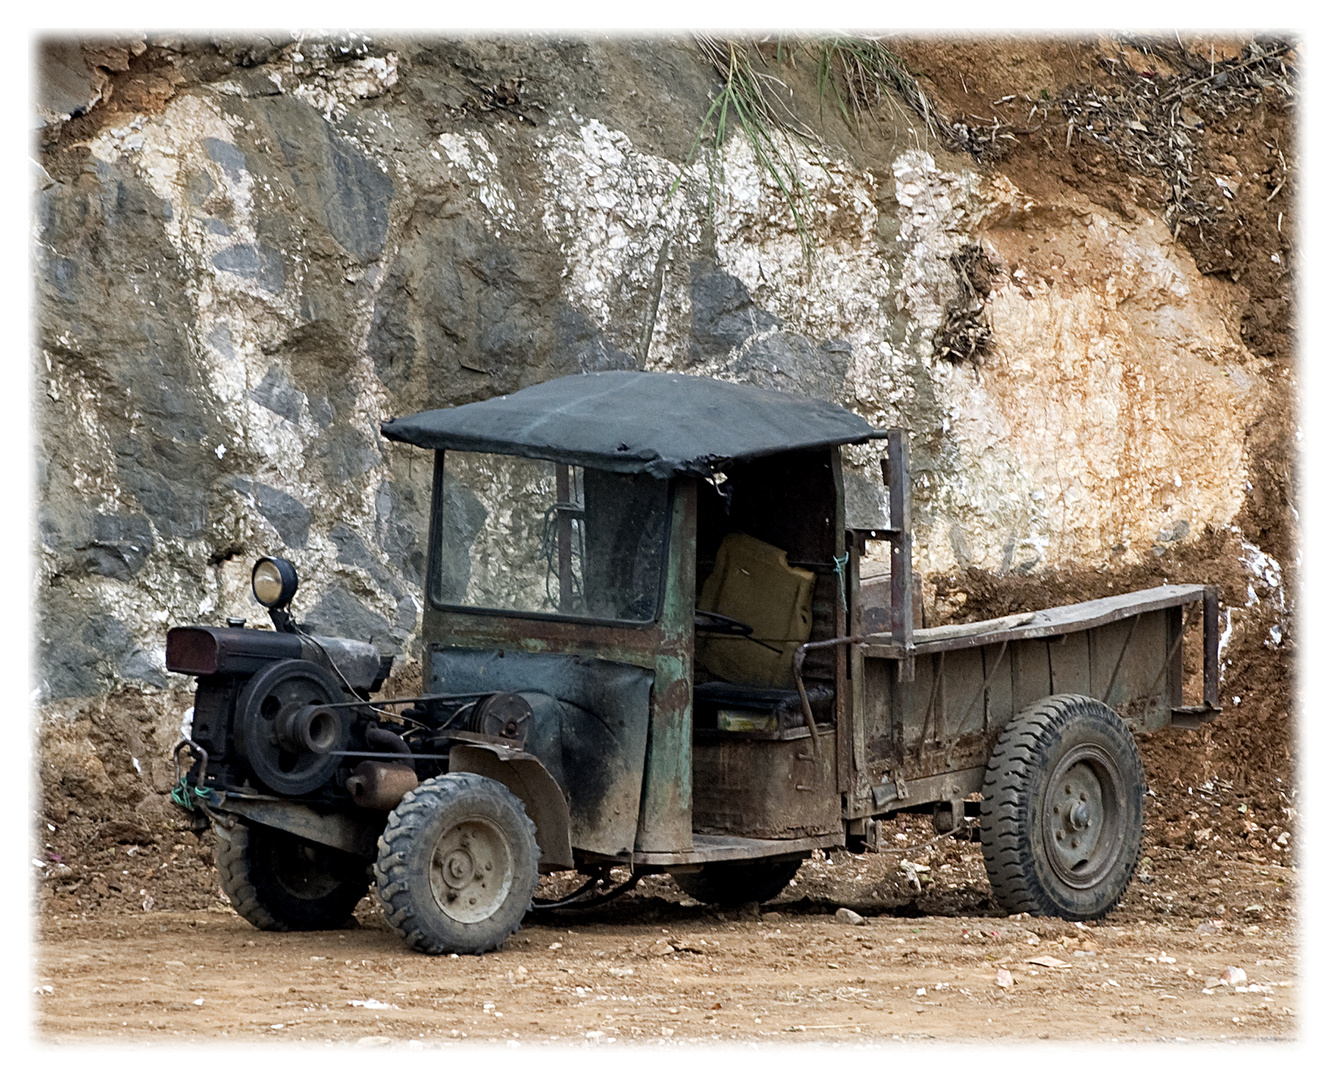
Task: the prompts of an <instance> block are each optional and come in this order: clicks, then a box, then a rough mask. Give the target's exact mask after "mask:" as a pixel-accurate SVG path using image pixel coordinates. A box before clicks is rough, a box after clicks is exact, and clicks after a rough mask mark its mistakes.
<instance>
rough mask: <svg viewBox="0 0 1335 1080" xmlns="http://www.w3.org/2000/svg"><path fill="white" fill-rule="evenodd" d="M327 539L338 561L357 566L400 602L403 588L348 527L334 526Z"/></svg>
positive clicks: (354, 531)
mask: <svg viewBox="0 0 1335 1080" xmlns="http://www.w3.org/2000/svg"><path fill="white" fill-rule="evenodd" d="M329 539H330V540H332V541H333V542H334V546H335V547H336V548H337V549H338V561H339V562H341V563H343V564H344V565H345V566H357V567H360V568H361V569H363V570H365V571H366V572H367V573H368V574H370V575H371V580H372V581H374V582H375V583H376V585H377V586H379V587H380V588H381V589H384V590H385V592H387V593H389V594H390V595H391V596H393V597H394V599H396V600H402V599H403V596H404V592H403V587H402V586H401V585H400V584H399V583H398V581H396V580H395V578H394V575H393V574H391V573H390V572H389V571H388V570H386V569H385V567H384V565H383V564H382V563H381V561H380V560H379V559H377V558H376V557H375V556H374V555H373V554H371V551H370V549H369V548H368V547H367V546H366V542H365V541H364V540H362V538H361V537H360V536H358V535H357V532H356V530H354V529H353V528H352V527H351V526H350V525H335V526H334V527H333V528H332V529H331V530H330V531H329Z"/></svg>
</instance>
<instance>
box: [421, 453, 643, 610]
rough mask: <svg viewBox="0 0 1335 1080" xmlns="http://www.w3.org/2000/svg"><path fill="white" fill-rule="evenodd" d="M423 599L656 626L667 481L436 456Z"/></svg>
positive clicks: (485, 457)
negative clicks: (428, 569) (430, 546)
mask: <svg viewBox="0 0 1335 1080" xmlns="http://www.w3.org/2000/svg"><path fill="white" fill-rule="evenodd" d="M438 460H439V462H440V464H439V466H438V468H437V487H436V497H435V504H436V509H435V528H434V536H435V541H434V544H433V548H434V551H433V554H434V559H433V562H432V570H431V588H430V597H431V600H432V602H433V603H435V604H436V605H437V606H441V607H464V608H482V609H486V610H491V611H509V612H519V613H526V614H538V615H559V616H567V617H571V618H583V619H594V620H598V621H615V622H651V621H653V619H654V618H656V617H657V615H658V606H659V597H660V595H661V593H662V584H663V567H664V565H665V562H666V555H667V532H668V529H667V526H668V512H669V508H668V482H667V481H666V480H656V479H654V478H652V477H649V476H645V475H642V474H632V475H628V474H624V473H611V472H603V471H600V470H596V469H584V468H580V467H579V466H575V465H558V464H556V463H555V462H551V461H535V460H533V459H530V458H521V457H508V456H504V455H500V454H464V453H454V452H443V453H442V454H441V455H440V457H439V459H438Z"/></svg>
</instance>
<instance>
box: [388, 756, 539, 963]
mask: <svg viewBox="0 0 1335 1080" xmlns="http://www.w3.org/2000/svg"><path fill="white" fill-rule="evenodd" d="M534 833H535V830H534V826H533V822H532V821H530V820H529V817H528V815H527V814H526V813H525V812H524V804H523V803H522V802H520V801H519V800H518V799H517V798H515V796H514V795H513V794H511V792H510V790H509V789H508V788H506V787H505V785H504V784H501V783H498V782H497V781H495V780H492V779H489V778H487V777H484V776H477V775H476V774H474V773H462V772H461V773H446V774H445V775H444V776H437V777H434V778H433V779H430V780H426V781H423V782H422V783H421V784H419V785H418V786H417V787H416V788H414V789H413V790H412V791H410V792H408V794H407V795H405V796H404V797H403V801H402V802H400V803H399V805H398V807H397V808H396V809H395V810H392V811H390V815H389V822H388V824H386V826H385V831H384V832H383V833H382V834H381V836H380V842H379V853H380V854H379V857H378V858H377V859H376V864H375V882H376V894H377V896H378V897H379V899H380V906H381V908H382V910H383V911H384V913H385V919H386V920H387V921H388V922H389V924H390V926H392V927H393V928H394V929H395V930H396V931H397V932H398V933H399V935H400V936H401V937H402V938H403V939H404V940H405V941H406V942H407V943H408V945H409V946H410V947H411V948H414V949H416V950H418V951H419V952H424V953H446V952H453V953H484V952H490V951H491V950H492V949H496V948H499V947H500V945H501V943H502V942H503V941H504V940H505V939H506V938H508V937H509V936H510V935H511V934H513V933H514V932H515V930H517V929H518V928H519V923H520V921H521V920H522V919H523V917H524V915H525V914H526V913H527V912H528V910H529V908H530V906H532V903H533V890H534V889H536V888H537V885H538V844H537V840H536V839H535V835H534Z"/></svg>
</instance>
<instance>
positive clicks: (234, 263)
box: [213, 244, 287, 293]
mask: <svg viewBox="0 0 1335 1080" xmlns="http://www.w3.org/2000/svg"><path fill="white" fill-rule="evenodd" d="M213 265H214V266H216V267H217V268H218V269H219V270H225V271H227V272H228V273H230V274H237V275H239V276H240V277H243V278H249V279H250V280H251V281H254V282H257V283H258V284H259V286H260V288H262V289H264V290H265V291H267V292H271V293H280V292H282V291H283V284H284V282H285V281H286V280H287V273H286V271H285V270H284V269H283V256H282V255H281V254H280V253H279V252H278V251H276V250H274V249H273V248H271V247H269V246H268V245H264V246H263V247H256V246H255V245H254V244H236V245H234V246H233V247H229V248H224V249H223V250H222V251H220V252H218V254H217V255H215V256H213Z"/></svg>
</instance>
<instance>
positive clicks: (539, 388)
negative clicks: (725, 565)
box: [380, 371, 886, 478]
mask: <svg viewBox="0 0 1335 1080" xmlns="http://www.w3.org/2000/svg"><path fill="white" fill-rule="evenodd" d="M380 430H381V432H382V433H383V434H384V435H385V437H386V438H388V439H394V440H396V441H398V442H406V443H412V444H413V445H415V446H422V447H426V448H427V449H429V450H470V451H474V452H479V453H493V454H517V455H520V456H523V457H533V458H544V459H547V460H551V461H560V462H564V463H566V464H570V465H584V466H588V467H590V468H595V469H606V470H609V471H612V472H624V473H637V472H643V473H649V474H650V475H652V476H657V477H661V478H666V477H669V476H674V475H679V474H686V475H692V476H708V475H710V474H712V473H713V472H715V471H716V470H718V469H719V468H723V467H726V466H727V464H728V463H729V462H732V461H744V460H747V459H750V458H758V457H763V456H765V455H766V454H773V453H777V452H779V451H782V450H797V449H810V448H814V447H820V446H836V445H839V444H841V443H861V442H867V441H868V440H869V439H876V438H884V437H885V435H886V433H885V432H884V431H880V430H878V429H876V428H874V427H872V426H871V425H870V424H868V423H867V421H865V420H863V419H862V417H860V416H857V415H855V414H853V413H851V412H849V411H848V410H847V409H842V408H840V407H839V406H838V405H832V404H831V403H830V402H828V401H821V400H819V399H817V398H806V397H798V396H797V395H794V394H782V393H778V392H777V391H774V390H762V389H760V388H759V387H755V386H744V385H739V384H737V383H729V382H723V381H722V380H720V379H705V378H700V377H698V376H694V375H677V374H673V373H666V372H663V373H659V372H647V371H601V372H595V373H592V374H588V375H568V376H566V377H565V378H561V379H553V380H551V381H550V382H545V383H539V384H537V385H535V386H529V387H525V388H524V389H523V390H519V391H517V392H516V393H513V394H506V395H505V396H503V397H495V398H491V399H490V400H488V401H476V402H473V403H472V404H469V405H459V406H456V407H455V408H452V409H432V410H430V411H428V412H420V413H414V414H413V415H412V416H404V417H399V418H398V419H394V420H389V421H387V422H386V423H383V424H381V425H380Z"/></svg>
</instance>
